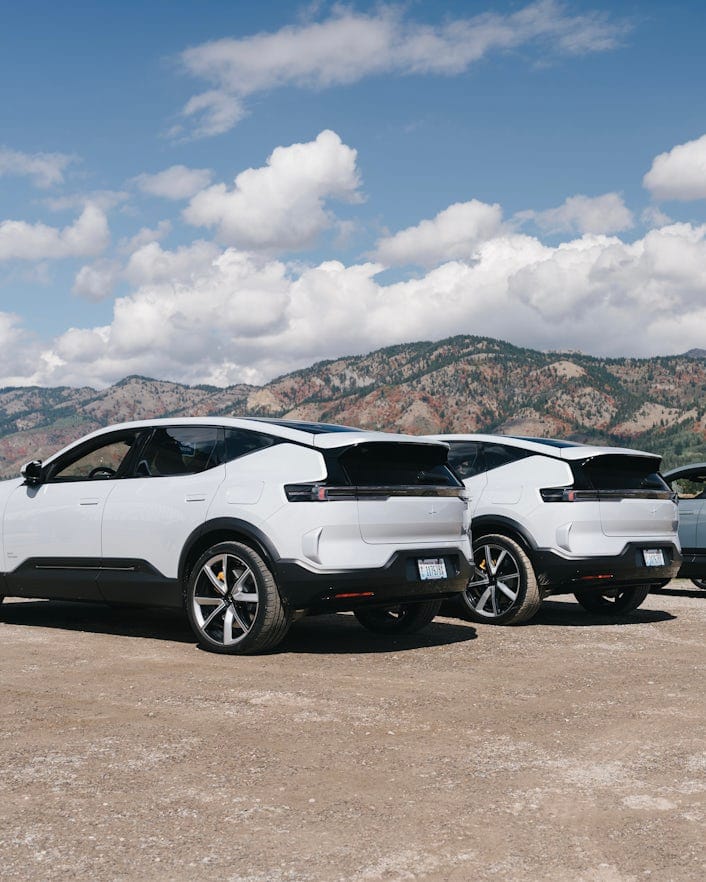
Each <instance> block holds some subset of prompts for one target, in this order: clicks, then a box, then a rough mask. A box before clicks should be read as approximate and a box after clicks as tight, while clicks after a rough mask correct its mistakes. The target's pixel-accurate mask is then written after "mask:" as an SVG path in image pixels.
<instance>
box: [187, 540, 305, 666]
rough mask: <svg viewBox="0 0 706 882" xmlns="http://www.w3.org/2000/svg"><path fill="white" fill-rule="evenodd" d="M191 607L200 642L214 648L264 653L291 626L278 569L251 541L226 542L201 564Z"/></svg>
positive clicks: (193, 578) (194, 574) (194, 575)
mask: <svg viewBox="0 0 706 882" xmlns="http://www.w3.org/2000/svg"><path fill="white" fill-rule="evenodd" d="M186 611H187V613H188V616H189V621H190V622H191V626H192V628H193V629H194V632H195V633H196V636H197V638H198V640H199V643H200V644H201V645H202V646H204V647H205V648H206V649H210V650H212V651H214V652H228V653H246V652H258V651H261V650H263V649H269V648H271V647H272V646H275V645H276V644H277V643H279V642H280V640H282V639H283V637H284V635H285V634H286V633H287V630H288V628H289V618H288V616H287V614H286V612H285V610H284V607H283V606H282V602H281V600H280V596H279V592H278V590H277V585H276V584H275V580H274V577H273V575H272V572H271V571H270V569H269V568H268V566H267V564H266V563H265V562H264V560H263V559H262V558H261V557H260V555H259V554H257V552H256V551H254V550H253V549H252V548H249V547H248V546H247V545H243V544H241V543H239V542H221V543H219V544H218V545H213V546H212V547H211V548H209V549H208V550H207V551H206V552H205V553H204V554H203V555H202V556H201V557H200V558H199V559H198V560H197V561H196V563H195V565H194V567H193V568H192V571H191V575H190V577H189V580H188V582H187V586H186Z"/></svg>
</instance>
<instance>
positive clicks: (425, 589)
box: [275, 548, 471, 612]
mask: <svg viewBox="0 0 706 882" xmlns="http://www.w3.org/2000/svg"><path fill="white" fill-rule="evenodd" d="M422 558H442V559H443V560H444V563H445V564H446V573H447V578H446V579H431V580H422V579H421V578H420V576H419V568H418V566H417V561H418V560H420V559H422ZM275 574H276V578H277V584H278V585H279V589H280V595H281V596H282V599H283V601H284V602H285V604H286V605H287V606H288V607H289V608H290V609H292V610H295V609H296V610H307V611H309V612H328V611H330V612H341V611H342V610H353V609H359V608H361V607H364V606H376V605H380V604H385V605H387V604H393V603H411V602H416V601H424V600H434V599H438V600H442V599H444V598H448V597H453V596H454V595H456V594H460V593H461V592H462V591H464V590H465V588H466V585H467V583H468V580H469V578H470V576H471V564H470V562H469V561H468V560H467V559H466V557H465V555H464V554H463V553H462V552H461V551H455V550H453V549H449V548H423V549H415V550H414V551H397V552H395V553H394V554H393V555H392V557H390V559H389V560H388V562H387V563H386V564H385V566H384V567H377V568H371V569H361V570H344V571H333V572H326V573H317V572H313V571H311V570H309V569H307V568H306V567H303V566H302V565H301V564H300V563H298V562H296V561H292V560H279V561H276V562H275Z"/></svg>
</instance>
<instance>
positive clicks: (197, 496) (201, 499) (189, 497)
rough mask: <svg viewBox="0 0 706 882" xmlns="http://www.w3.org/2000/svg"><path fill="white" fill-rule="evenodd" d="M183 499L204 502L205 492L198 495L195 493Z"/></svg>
mask: <svg viewBox="0 0 706 882" xmlns="http://www.w3.org/2000/svg"><path fill="white" fill-rule="evenodd" d="M185 501H186V502H205V501H206V494H205V493H204V494H203V495H201V496H199V495H198V494H196V493H195V494H194V495H193V496H187V497H186V500H185Z"/></svg>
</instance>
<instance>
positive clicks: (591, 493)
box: [539, 487, 599, 502]
mask: <svg viewBox="0 0 706 882" xmlns="http://www.w3.org/2000/svg"><path fill="white" fill-rule="evenodd" d="M539 492H540V494H541V496H542V499H543V500H544V501H545V502H596V501H597V500H598V498H599V496H598V493H597V492H596V491H595V490H574V488H573V487H548V488H547V489H545V490H540V491H539Z"/></svg>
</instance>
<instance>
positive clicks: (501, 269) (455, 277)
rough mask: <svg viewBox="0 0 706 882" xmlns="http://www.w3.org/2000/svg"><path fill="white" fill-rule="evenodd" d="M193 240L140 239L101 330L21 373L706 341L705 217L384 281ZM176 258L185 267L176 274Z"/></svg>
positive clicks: (189, 375) (107, 375)
mask: <svg viewBox="0 0 706 882" xmlns="http://www.w3.org/2000/svg"><path fill="white" fill-rule="evenodd" d="M203 247H204V253H203V260H202V261H199V259H197V256H196V254H197V250H195V251H194V253H193V254H190V255H189V254H187V253H182V254H180V253H179V252H178V251H177V252H172V253H166V252H162V249H161V248H160V246H158V245H156V244H154V243H153V244H152V245H148V246H145V249H149V250H148V251H145V252H144V253H143V254H142V255H141V258H140V259H141V260H142V261H143V263H144V267H146V268H145V269H144V270H143V275H142V278H143V279H144V281H143V282H139V281H138V273H137V272H136V274H135V276H134V278H135V282H136V284H137V287H136V288H135V289H134V290H133V291H132V293H130V294H129V295H128V296H125V297H120V298H118V299H117V300H116V301H115V305H114V312H113V317H112V321H111V322H110V324H108V325H103V326H100V327H97V328H73V329H71V330H69V331H67V332H66V333H65V334H63V335H61V336H60V337H58V338H57V339H56V340H54V341H53V342H52V343H51V345H50V346H48V347H46V349H45V351H44V353H43V356H42V358H41V359H39V361H38V362H37V363H38V364H39V367H38V368H36V369H35V368H34V366H33V367H32V368H31V369H30V370H28V372H27V374H26V382H36V383H43V384H50V385H53V384H58V383H70V384H76V385H80V384H85V383H87V382H90V383H92V384H97V385H102V384H106V383H109V382H113V381H115V380H117V379H120V378H121V377H123V376H125V375H127V374H130V373H140V374H147V375H151V376H156V377H168V378H170V379H174V380H181V381H184V382H190V383H199V382H201V383H214V384H218V385H227V384H232V383H237V382H243V381H247V382H261V381H264V380H268V379H271V378H272V377H274V376H277V375H279V374H282V373H285V372H287V371H290V370H294V369H296V368H300V367H303V366H306V365H309V364H311V363H312V362H313V361H315V360H317V359H322V358H334V357H338V356H340V355H342V354H344V353H345V354H356V353H362V352H367V351H370V350H372V349H376V348H378V347H380V346H386V345H392V344H396V343H400V342H402V341H412V340H424V339H440V338H442V337H445V336H453V335H457V334H463V333H469V334H481V335H488V336H491V337H498V338H501V339H505V340H510V341H511V342H516V343H519V344H521V345H524V346H532V347H535V348H539V349H580V350H582V351H584V352H591V353H594V354H596V355H633V356H641V355H642V356H644V355H652V354H654V353H655V352H658V353H665V354H668V353H675V352H684V351H686V350H688V349H690V348H692V347H698V346H703V340H704V338H705V337H706V305H705V300H704V292H706V225H705V226H694V225H691V224H671V225H668V226H664V227H662V228H660V229H654V230H650V231H649V232H648V233H646V235H645V236H644V237H643V238H641V239H637V240H635V241H631V242H625V241H623V240H622V239H620V238H619V237H618V236H605V235H596V234H585V235H583V236H580V237H578V238H574V239H570V240H568V241H566V242H563V243H561V244H560V245H557V246H548V245H545V244H544V243H542V242H541V241H540V240H539V239H538V238H536V237H535V236H529V235H522V234H518V233H513V232H511V231H509V230H508V229H505V228H503V229H501V230H500V231H499V232H498V235H496V236H494V237H491V238H489V239H487V240H485V241H483V242H481V243H480V244H479V245H478V246H477V248H476V249H475V252H474V256H473V260H471V261H467V260H450V261H447V262H445V263H443V264H441V265H439V266H436V267H434V268H432V269H430V270H429V271H427V272H426V273H425V274H424V275H422V276H420V277H419V278H412V279H407V280H404V281H398V282H394V283H388V284H385V283H383V282H381V281H380V279H379V277H378V276H379V273H380V272H381V270H382V269H383V266H382V265H381V264H379V263H375V262H369V263H361V264H353V265H348V266H347V265H345V264H343V263H341V262H340V261H325V262H323V263H321V264H318V265H316V266H304V267H301V266H298V267H294V266H288V265H286V264H284V263H282V262H281V261H278V260H272V259H269V258H263V257H258V256H257V255H254V254H248V253H245V252H242V251H238V250H237V249H234V248H227V249H225V250H224V251H223V252H222V253H221V254H220V255H218V256H216V257H215V259H210V255H209V254H208V253H207V250H206V246H203ZM180 260H181V261H183V264H184V266H187V267H189V271H188V272H184V273H183V274H182V275H181V278H180V279H179V280H177V281H175V276H174V273H175V272H176V270H175V269H174V267H175V266H178V264H179V261H180ZM170 262H173V263H172V264H171V265H170ZM134 269H135V270H136V269H137V261H136V264H135V266H134ZM636 329H638V330H639V333H636ZM7 369H8V370H10V368H9V367H8V368H7ZM12 371H13V373H12V376H13V377H15V382H16V377H17V374H18V373H19V371H18V370H17V368H12ZM5 382H7V381H5Z"/></svg>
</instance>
